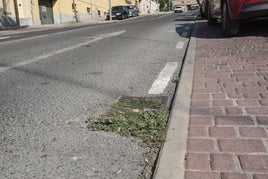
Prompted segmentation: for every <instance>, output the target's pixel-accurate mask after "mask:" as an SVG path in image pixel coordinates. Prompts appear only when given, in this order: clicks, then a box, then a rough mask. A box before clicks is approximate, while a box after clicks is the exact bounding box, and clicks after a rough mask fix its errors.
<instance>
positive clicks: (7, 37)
mask: <svg viewBox="0 0 268 179" xmlns="http://www.w3.org/2000/svg"><path fill="white" fill-rule="evenodd" d="M9 38H10V36H4V37H0V40H4V39H9Z"/></svg>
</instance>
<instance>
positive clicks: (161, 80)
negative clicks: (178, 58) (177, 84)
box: [148, 62, 178, 94]
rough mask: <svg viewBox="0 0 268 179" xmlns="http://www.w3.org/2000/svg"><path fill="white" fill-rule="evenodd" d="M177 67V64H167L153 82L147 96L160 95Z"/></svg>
mask: <svg viewBox="0 0 268 179" xmlns="http://www.w3.org/2000/svg"><path fill="white" fill-rule="evenodd" d="M177 67H178V62H168V63H167V64H166V66H165V67H164V68H163V70H162V71H161V72H160V74H159V75H158V78H157V79H156V80H155V81H154V83H153V85H152V87H151V88H150V90H149V92H148V94H162V93H163V92H164V90H165V89H166V87H167V85H168V82H169V80H170V78H171V77H172V76H173V73H174V72H175V70H176V69H177Z"/></svg>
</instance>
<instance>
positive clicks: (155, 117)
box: [88, 98, 168, 147]
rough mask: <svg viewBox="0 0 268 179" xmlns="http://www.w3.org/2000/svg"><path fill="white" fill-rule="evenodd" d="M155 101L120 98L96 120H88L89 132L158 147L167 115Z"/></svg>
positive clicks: (161, 139) (162, 137) (162, 138)
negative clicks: (110, 134)
mask: <svg viewBox="0 0 268 179" xmlns="http://www.w3.org/2000/svg"><path fill="white" fill-rule="evenodd" d="M160 106H161V103H160V102H159V100H155V99H145V98H139V99H138V100H137V98H136V99H133V98H132V99H131V98H122V99H121V100H120V101H119V102H118V103H116V104H114V105H113V106H112V108H111V110H110V111H109V112H108V113H107V114H105V115H102V116H100V117H98V118H89V120H88V127H89V129H91V130H104V131H109V132H115V133H118V134H120V135H122V136H132V137H136V138H138V139H141V140H142V142H143V145H144V146H146V147H160V146H161V143H162V142H163V140H164V137H165V130H166V125H167V119H168V113H167V111H165V110H163V109H161V108H160Z"/></svg>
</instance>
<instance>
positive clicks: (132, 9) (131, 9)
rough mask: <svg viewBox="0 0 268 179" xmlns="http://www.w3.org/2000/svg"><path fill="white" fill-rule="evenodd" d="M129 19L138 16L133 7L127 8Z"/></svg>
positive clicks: (137, 11)
mask: <svg viewBox="0 0 268 179" xmlns="http://www.w3.org/2000/svg"><path fill="white" fill-rule="evenodd" d="M127 8H128V13H129V17H136V16H139V12H140V11H139V9H138V8H137V6H135V5H130V6H127Z"/></svg>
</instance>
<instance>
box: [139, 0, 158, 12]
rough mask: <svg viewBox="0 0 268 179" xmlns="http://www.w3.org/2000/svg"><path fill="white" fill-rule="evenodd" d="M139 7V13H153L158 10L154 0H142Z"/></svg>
mask: <svg viewBox="0 0 268 179" xmlns="http://www.w3.org/2000/svg"><path fill="white" fill-rule="evenodd" d="M139 9H140V13H141V14H154V13H157V12H158V4H157V3H156V2H155V1H151V0H142V1H141V2H140V7H139Z"/></svg>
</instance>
